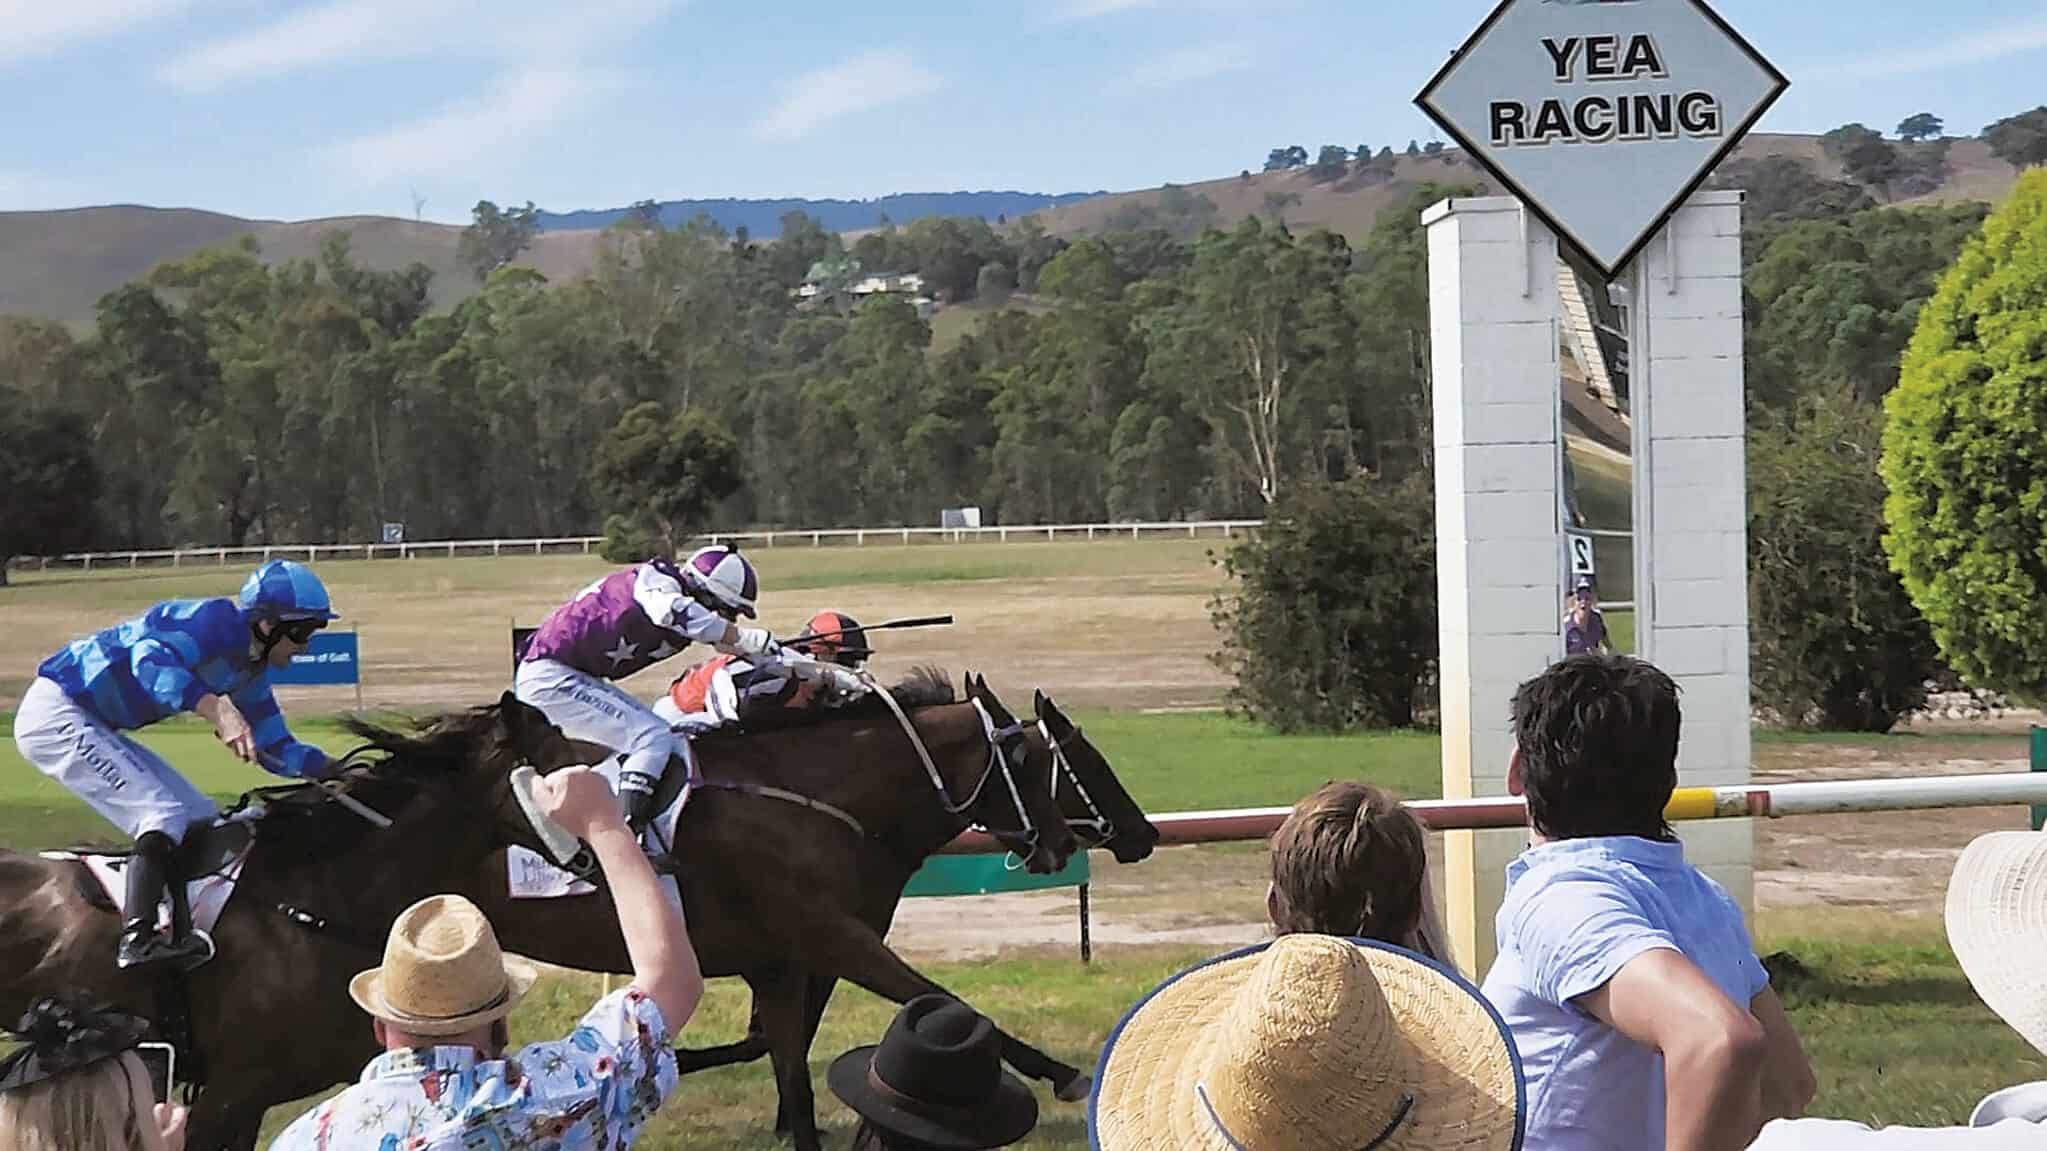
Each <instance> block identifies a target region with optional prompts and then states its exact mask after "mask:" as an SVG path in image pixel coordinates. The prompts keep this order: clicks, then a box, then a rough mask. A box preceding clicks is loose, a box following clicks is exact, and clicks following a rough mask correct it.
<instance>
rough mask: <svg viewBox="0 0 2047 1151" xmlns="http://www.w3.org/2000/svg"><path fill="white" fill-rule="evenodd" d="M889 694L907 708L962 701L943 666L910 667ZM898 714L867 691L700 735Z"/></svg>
mask: <svg viewBox="0 0 2047 1151" xmlns="http://www.w3.org/2000/svg"><path fill="white" fill-rule="evenodd" d="M888 693H889V695H891V696H893V697H895V701H896V702H897V703H898V704H900V705H902V708H903V710H904V711H916V710H918V709H919V708H926V707H942V706H944V705H946V704H951V703H958V702H959V701H960V700H959V691H958V689H957V688H955V687H954V686H953V682H952V674H951V673H950V672H948V671H946V670H945V669H944V668H942V667H936V666H933V665H930V664H922V665H919V666H917V667H913V668H911V669H910V671H909V673H908V674H906V675H904V676H903V678H902V679H900V680H897V681H896V682H895V683H892V684H889V685H888ZM894 716H895V713H894V712H891V711H890V710H889V707H888V704H887V703H885V702H883V701H882V698H881V697H880V696H879V695H875V694H872V693H870V694H867V695H863V696H861V697H860V698H859V699H856V700H854V701H853V702H851V703H849V704H847V705H845V706H844V707H832V708H779V707H778V708H765V709H763V710H762V711H761V713H760V714H759V715H757V716H748V717H746V718H745V719H744V720H743V721H742V722H741V723H739V724H738V725H734V726H728V727H721V728H717V729H715V730H712V731H709V732H706V733H705V734H703V735H700V736H697V737H696V739H697V741H698V742H702V741H704V740H720V739H736V738H739V737H740V736H742V735H759V734H761V733H762V732H769V731H790V730H793V729H797V728H809V727H821V726H823V725H825V724H828V723H838V722H842V721H850V720H860V721H869V720H876V719H889V720H891V721H893V720H894Z"/></svg>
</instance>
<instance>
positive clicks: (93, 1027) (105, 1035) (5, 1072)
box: [0, 995, 149, 1091]
mask: <svg viewBox="0 0 2047 1151" xmlns="http://www.w3.org/2000/svg"><path fill="white" fill-rule="evenodd" d="M148 1032H149V1021H148V1020H147V1019H144V1018H142V1017H141V1016H139V1015H131V1014H129V1013H128V1012H126V1011H121V1010H118V1009H115V1008H111V1007H108V1008H101V1007H93V1006H91V1005H89V1004H87V1003H86V1002H84V1001H83V1000H79V999H70V998H65V999H60V998H58V997H56V996H52V995H45V996H43V997H42V998H40V999H38V1000H36V1001H35V1002H34V1003H33V1004H31V1005H30V1006H29V1009H28V1014H26V1015H23V1016H22V1017H21V1021H20V1022H19V1023H16V1024H15V1025H14V1028H13V1034H12V1038H14V1039H17V1040H20V1041H21V1042H22V1043H23V1044H24V1046H23V1047H21V1048H20V1049H19V1050H17V1051H15V1052H14V1053H13V1054H11V1055H9V1056H7V1057H6V1058H5V1059H0V1091H12V1090H14V1089H15V1088H17V1087H27V1086H28V1085H29V1084H31V1083H40V1082H42V1081H43V1080H45V1079H49V1078H52V1077H55V1076H58V1075H62V1074H65V1073H66V1072H70V1071H76V1070H78V1069H79V1068H81V1067H89V1066H91V1065H92V1064H94V1063H98V1062H99V1061H100V1060H102V1059H111V1058H113V1057H114V1056H116V1055H119V1054H121V1053H122V1052H124V1051H132V1050H134V1048H135V1046H136V1045H137V1044H139V1043H141V1042H142V1037H143V1036H144V1035H146V1034H148Z"/></svg>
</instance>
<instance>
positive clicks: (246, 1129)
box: [185, 1087, 264, 1151]
mask: <svg viewBox="0 0 2047 1151" xmlns="http://www.w3.org/2000/svg"><path fill="white" fill-rule="evenodd" d="M263 1111H264V1108H263V1106H262V1105H261V1104H256V1103H251V1102H249V1101H247V1100H245V1099H241V1098H238V1097H233V1096H230V1095H228V1094H227V1093H225V1092H223V1091H222V1090H221V1089H220V1088H219V1087H209V1088H207V1089H206V1090H204V1091H201V1092H200V1093H199V1098H197V1099H195V1100H194V1101H193V1102H192V1110H191V1113H190V1114H189V1115H187V1116H186V1118H185V1147H186V1151H256V1137H257V1136H258V1135H260V1134H262V1131H263Z"/></svg>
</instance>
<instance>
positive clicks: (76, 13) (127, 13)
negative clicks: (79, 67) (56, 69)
mask: <svg viewBox="0 0 2047 1151" xmlns="http://www.w3.org/2000/svg"><path fill="white" fill-rule="evenodd" d="M189 3H190V0H0V64H8V63H12V62H14V61H17V60H28V59H32V58H34V57H38V56H48V55H51V54H52V53H55V52H58V51H61V50H63V49H65V48H68V47H70V46H71V45H73V44H79V43H84V42H86V41H89V40H97V39H99V38H101V37H103V36H112V35H114V34H116V33H119V32H125V31H127V30H128V29H129V28H132V27H134V26H135V25H137V24H141V23H143V22H144V21H147V20H152V19H156V18H158V17H162V16H168V15H170V14H172V13H174V12H177V11H178V10H179V9H182V8H184V7H186V6H187V5H188V4H189Z"/></svg>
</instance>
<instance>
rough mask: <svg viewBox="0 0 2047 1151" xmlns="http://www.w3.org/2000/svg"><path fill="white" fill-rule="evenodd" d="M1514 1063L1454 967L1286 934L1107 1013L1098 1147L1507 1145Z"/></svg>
mask: <svg viewBox="0 0 2047 1151" xmlns="http://www.w3.org/2000/svg"><path fill="white" fill-rule="evenodd" d="M1524 1094H1525V1092H1524V1084H1523V1082H1522V1075H1521V1062H1520V1058H1519V1056H1518V1055H1517V1054H1516V1053H1515V1050H1514V1043H1513V1039H1512V1037H1511V1036H1509V1034H1508V1032H1507V1027H1506V1024H1505V1023H1503V1022H1502V1021H1501V1019H1500V1016H1499V1013H1498V1012H1496V1011H1494V1010H1493V1007H1492V1005H1491V1004H1489V1003H1487V1002H1486V1000H1485V998H1484V996H1482V995H1480V994H1479V992H1478V989H1477V988H1475V987H1473V986H1472V985H1471V984H1470V983H1469V982H1467V981H1466V980H1465V979H1464V978H1463V977H1462V976H1460V975H1458V974H1457V973H1456V972H1455V971H1452V970H1450V969H1448V968H1446V967H1443V966H1442V965H1440V964H1437V963H1435V962H1434V961H1432V960H1429V959H1427V958H1425V957H1423V956H1420V955H1417V954H1415V953H1414V952H1411V951H1406V950H1403V949H1401V948H1397V947H1392V946H1389V945H1387V944H1383V943H1379V942H1376V941H1373V940H1365V939H1343V938H1338V937H1335V936H1328V935H1307V934H1301V935H1285V936H1281V937H1280V938H1278V939H1276V940H1273V941H1271V942H1270V943H1264V944H1259V945H1256V946H1253V947H1248V948H1245V949H1243V950H1241V951H1235V952H1231V953H1230V954H1227V955H1223V956H1220V957H1218V958H1216V959H1212V960H1210V961H1208V962H1206V963H1203V964H1201V965H1199V966H1197V967H1194V968H1192V969H1190V970H1188V971H1184V972H1181V973H1180V974H1178V975H1176V976H1174V977H1173V978H1171V979H1169V980H1167V981H1166V982H1165V983H1164V984H1162V985H1160V986H1159V987H1158V988H1156V989H1155V990H1153V991H1152V993H1151V994H1150V995H1148V996H1146V997H1145V998H1144V999H1143V1000H1141V1001H1139V1002H1138V1004H1137V1006H1135V1007H1133V1008H1131V1010H1130V1012H1129V1014H1127V1015H1125V1016H1124V1017H1123V1020H1122V1022H1120V1023H1118V1024H1117V1026H1116V1030H1115V1031H1114V1032H1112V1033H1111V1034H1110V1036H1109V1041H1108V1043H1107V1045H1105V1046H1104V1047H1103V1049H1102V1055H1101V1060H1100V1062H1099V1064H1098V1065H1097V1067H1096V1074H1095V1086H1094V1094H1093V1096H1092V1097H1091V1098H1090V1099H1089V1101H1088V1133H1089V1145H1090V1146H1091V1147H1094V1148H1098V1149H1101V1151H1154V1149H1156V1151H1168V1149H1170V1151H1183V1149H1186V1148H1202V1149H1212V1151H1234V1149H1238V1148H1249V1149H1251V1151H1359V1149H1360V1148H1367V1147H1370V1148H1376V1149H1381V1151H1480V1149H1483V1151H1516V1149H1518V1148H1519V1147H1520V1146H1521V1139H1522V1131H1523V1111H1524Z"/></svg>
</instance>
